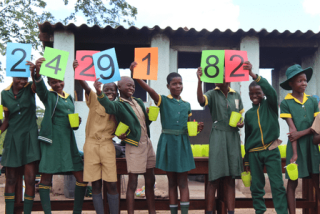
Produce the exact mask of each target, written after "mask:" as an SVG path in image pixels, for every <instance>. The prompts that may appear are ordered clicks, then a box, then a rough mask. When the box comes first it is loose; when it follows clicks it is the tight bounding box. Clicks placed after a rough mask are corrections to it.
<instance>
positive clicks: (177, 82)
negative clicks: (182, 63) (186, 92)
mask: <svg viewBox="0 0 320 214" xmlns="http://www.w3.org/2000/svg"><path fill="white" fill-rule="evenodd" d="M167 87H168V89H169V90H170V93H171V95H173V96H180V94H181V92H182V90H183V84H182V79H181V77H174V78H173V79H172V80H171V82H170V83H169V85H167Z"/></svg>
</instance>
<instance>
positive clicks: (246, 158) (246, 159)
mask: <svg viewBox="0 0 320 214" xmlns="http://www.w3.org/2000/svg"><path fill="white" fill-rule="evenodd" d="M244 124H245V126H244V133H245V135H244V143H245V144H244V145H246V143H247V139H248V137H249V135H250V134H251V133H252V131H251V129H250V126H249V125H248V123H247V120H246V119H245V120H244ZM243 162H244V167H245V171H246V172H249V171H250V164H249V151H246V154H245V155H244V158H243Z"/></svg>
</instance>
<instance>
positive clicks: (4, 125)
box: [0, 111, 9, 134]
mask: <svg viewBox="0 0 320 214" xmlns="http://www.w3.org/2000/svg"><path fill="white" fill-rule="evenodd" d="M8 127H9V111H4V120H3V123H2V125H1V126H0V131H1V132H0V134H2V133H3V132H5V131H6V130H7V128H8Z"/></svg>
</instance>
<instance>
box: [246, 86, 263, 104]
mask: <svg viewBox="0 0 320 214" xmlns="http://www.w3.org/2000/svg"><path fill="white" fill-rule="evenodd" d="M249 96H250V100H251V101H252V103H253V104H254V105H258V104H259V103H261V101H262V100H263V98H264V93H263V91H262V90H261V87H260V86H259V85H256V86H252V87H250V88H249Z"/></svg>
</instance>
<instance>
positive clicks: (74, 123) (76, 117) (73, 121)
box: [68, 113, 79, 128]
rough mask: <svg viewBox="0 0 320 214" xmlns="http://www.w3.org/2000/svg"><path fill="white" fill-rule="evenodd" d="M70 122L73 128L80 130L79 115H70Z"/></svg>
mask: <svg viewBox="0 0 320 214" xmlns="http://www.w3.org/2000/svg"><path fill="white" fill-rule="evenodd" d="M68 117H69V122H70V126H71V128H78V127H79V114H78V113H75V114H68Z"/></svg>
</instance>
